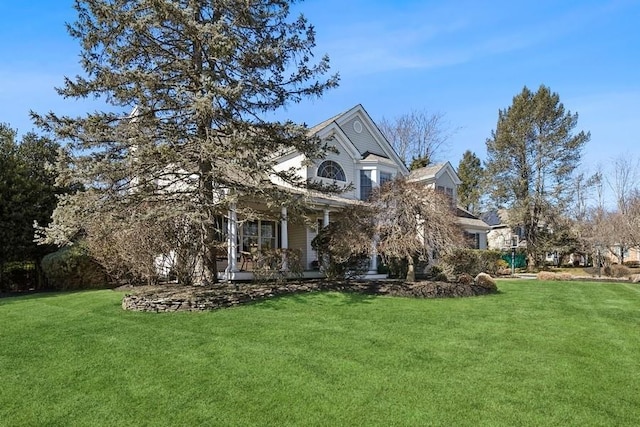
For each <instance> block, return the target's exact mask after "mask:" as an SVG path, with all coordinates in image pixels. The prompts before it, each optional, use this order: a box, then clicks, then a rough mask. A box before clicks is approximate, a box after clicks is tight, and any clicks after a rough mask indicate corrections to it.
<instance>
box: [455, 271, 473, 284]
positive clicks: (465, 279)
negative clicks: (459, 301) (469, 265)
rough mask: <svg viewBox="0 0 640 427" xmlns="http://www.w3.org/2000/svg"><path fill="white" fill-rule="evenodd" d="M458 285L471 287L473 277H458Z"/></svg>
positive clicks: (465, 275)
mask: <svg viewBox="0 0 640 427" xmlns="http://www.w3.org/2000/svg"><path fill="white" fill-rule="evenodd" d="M458 283H460V284H462V285H470V284H472V283H473V277H471V275H470V274H467V273H462V274H461V275H459V276H458Z"/></svg>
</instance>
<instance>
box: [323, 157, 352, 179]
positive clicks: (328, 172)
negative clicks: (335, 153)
mask: <svg viewBox="0 0 640 427" xmlns="http://www.w3.org/2000/svg"><path fill="white" fill-rule="evenodd" d="M318 176H319V177H320V178H328V179H333V180H336V181H346V180H347V176H346V175H345V173H344V169H342V167H341V166H340V165H339V164H338V163H337V162H334V161H333V160H325V161H324V162H322V164H320V166H319V167H318Z"/></svg>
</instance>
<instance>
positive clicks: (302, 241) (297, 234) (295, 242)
mask: <svg viewBox="0 0 640 427" xmlns="http://www.w3.org/2000/svg"><path fill="white" fill-rule="evenodd" d="M288 231H289V249H296V250H299V251H300V262H301V263H302V269H303V270H308V269H309V261H307V260H308V258H309V254H308V250H307V229H306V227H305V226H304V225H302V224H292V223H289V227H288Z"/></svg>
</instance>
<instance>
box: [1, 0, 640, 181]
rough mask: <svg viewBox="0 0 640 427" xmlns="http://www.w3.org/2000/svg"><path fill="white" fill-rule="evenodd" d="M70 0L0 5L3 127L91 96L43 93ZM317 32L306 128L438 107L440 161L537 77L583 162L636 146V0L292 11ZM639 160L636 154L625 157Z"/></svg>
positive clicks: (480, 142)
mask: <svg viewBox="0 0 640 427" xmlns="http://www.w3.org/2000/svg"><path fill="white" fill-rule="evenodd" d="M72 3H73V2H72V1H71V0H55V1H51V0H30V1H9V0H0V16H1V17H2V18H1V19H2V25H1V26H0V52H1V53H2V55H1V58H2V60H1V61H0V122H6V123H9V124H10V125H11V126H12V127H13V128H17V129H18V131H19V133H24V132H26V131H29V130H31V129H32V127H33V126H32V124H31V122H30V120H29V117H28V112H29V110H30V109H33V110H35V111H37V112H40V113H44V112H46V111H49V110H53V111H56V112H58V113H65V114H80V113H82V112H83V111H86V110H87V109H93V108H94V107H95V104H93V103H92V102H89V101H87V102H78V101H75V100H63V99H62V98H60V97H59V96H58V95H57V94H56V93H55V90H54V89H53V88H54V87H55V86H61V85H62V82H63V77H64V76H73V75H75V74H77V73H79V72H80V71H81V70H80V68H79V66H78V54H79V45H78V44H77V42H76V41H75V40H73V39H71V38H70V37H69V36H68V35H67V33H66V29H65V26H64V25H65V22H72V21H73V20H74V18H75V14H74V10H73V9H72ZM296 10H299V11H301V12H303V13H304V14H305V15H306V16H307V18H308V19H309V21H310V22H311V23H312V24H314V26H315V27H316V31H317V48H316V52H317V54H318V55H321V54H323V53H327V54H329V56H330V58H331V63H332V68H333V71H336V72H339V73H340V76H341V84H340V87H339V88H337V89H334V90H332V91H330V92H328V93H327V94H326V95H325V96H324V97H323V98H322V99H317V100H313V101H306V102H303V103H301V104H297V105H293V106H291V107H289V109H288V110H287V116H288V117H290V118H292V119H293V120H295V121H299V122H306V123H307V124H309V125H313V124H315V123H317V122H320V121H322V120H324V119H326V118H328V117H330V116H332V115H334V114H336V113H339V112H341V111H344V110H347V109H349V108H351V107H352V106H354V105H356V104H359V103H360V104H362V105H363V106H364V107H365V109H366V110H367V111H368V112H369V114H370V115H371V116H372V118H373V119H374V120H378V119H380V118H382V117H386V118H394V117H396V116H398V115H401V114H403V113H405V112H409V111H410V110H412V109H417V110H422V109H424V110H427V111H428V112H441V113H444V114H445V118H446V120H447V121H448V122H449V123H450V126H451V128H458V131H457V132H456V133H455V135H454V136H453V137H452V138H451V140H450V149H449V150H448V152H447V153H445V155H444V156H443V158H442V159H441V160H449V161H451V163H452V164H453V165H454V166H457V164H458V162H459V160H460V158H461V156H462V153H463V152H464V151H465V150H467V149H470V150H472V151H473V152H475V153H476V154H477V155H478V156H479V157H480V158H483V159H484V157H485V140H486V138H488V137H489V136H490V135H491V131H492V129H495V126H496V121H497V117H498V110H499V109H501V108H506V107H508V106H509V105H510V104H511V101H512V98H513V96H514V95H516V94H517V93H519V92H520V91H521V90H522V88H523V86H525V85H526V86H528V87H529V88H531V89H534V90H535V89H537V88H538V87H539V86H540V85H541V84H544V85H547V86H549V87H550V88H551V90H553V91H554V92H557V93H558V94H559V95H560V99H561V101H562V102H563V103H564V105H565V107H566V108H567V109H568V110H571V111H572V112H577V113H579V115H580V119H579V122H578V129H580V130H585V131H590V132H591V141H590V142H589V143H588V144H587V146H586V149H585V152H584V158H583V159H584V164H585V167H586V168H588V169H591V170H593V169H595V167H596V166H597V165H598V164H601V165H602V166H603V167H604V168H605V170H606V168H607V167H608V166H609V165H610V164H611V163H612V161H613V160H614V159H615V158H617V157H619V156H623V155H631V154H633V153H638V151H639V150H638V147H640V144H639V143H640V137H639V136H638V131H637V129H636V127H637V126H638V125H639V124H640V120H638V118H639V113H640V27H639V23H640V1H637V0H636V1H631V0H626V1H625V0H619V1H616V0H611V1H606V0H600V1H591V0H582V1H572V0H563V1H557V0H552V1H550V0H537V1H513V0H510V1H482V2H479V1H454V0H452V1H408V0H405V1H401V0H386V1H371V0H369V1H364V0H349V1H344V0H342V1H336V0H307V1H306V2H303V3H301V4H299V5H297V6H296ZM633 155H635V154H633Z"/></svg>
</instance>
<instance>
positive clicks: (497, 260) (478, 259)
mask: <svg viewBox="0 0 640 427" xmlns="http://www.w3.org/2000/svg"><path fill="white" fill-rule="evenodd" d="M442 263H443V264H444V266H445V269H446V270H447V272H448V273H450V274H451V275H453V276H458V275H460V274H462V273H467V274H470V275H472V276H475V275H477V274H479V273H481V272H487V273H489V274H496V273H497V272H498V270H499V269H500V268H501V267H503V266H505V264H506V261H504V260H502V253H501V252H499V251H490V250H483V249H463V248H461V249H455V250H454V251H452V252H451V253H449V254H447V255H445V256H444V257H443V260H442ZM508 265H509V264H506V267H508Z"/></svg>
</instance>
